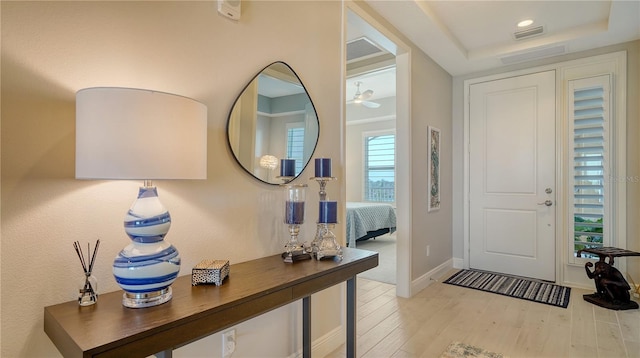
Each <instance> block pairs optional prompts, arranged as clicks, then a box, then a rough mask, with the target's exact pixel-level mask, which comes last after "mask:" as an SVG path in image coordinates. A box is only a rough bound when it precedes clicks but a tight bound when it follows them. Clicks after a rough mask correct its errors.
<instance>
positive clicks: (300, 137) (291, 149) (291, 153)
mask: <svg viewBox="0 0 640 358" xmlns="http://www.w3.org/2000/svg"><path fill="white" fill-rule="evenodd" d="M303 156H304V127H291V128H287V158H288V159H295V160H296V166H295V168H296V174H297V173H300V172H301V171H302V169H303V167H302V165H303V164H304V163H303V161H302V159H303Z"/></svg>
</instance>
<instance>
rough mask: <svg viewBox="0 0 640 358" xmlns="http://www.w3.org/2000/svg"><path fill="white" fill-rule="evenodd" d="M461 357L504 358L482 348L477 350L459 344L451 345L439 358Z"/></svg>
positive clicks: (468, 345) (473, 347) (467, 345)
mask: <svg viewBox="0 0 640 358" xmlns="http://www.w3.org/2000/svg"><path fill="white" fill-rule="evenodd" d="M463 357H473V358H506V357H505V356H504V355H502V354H500V353H493V352H489V351H487V350H484V349H482V348H478V347H475V346H472V345H470V344H465V343H461V342H453V343H451V344H450V345H449V346H448V347H447V349H446V350H445V351H444V353H442V354H441V355H440V358H463Z"/></svg>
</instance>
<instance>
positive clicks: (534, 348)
mask: <svg viewBox="0 0 640 358" xmlns="http://www.w3.org/2000/svg"><path fill="white" fill-rule="evenodd" d="M454 272H455V270H454V271H451V273H449V274H448V275H446V276H445V277H444V278H443V279H446V278H447V277H449V276H450V275H451V274H453V273H454ZM585 293H593V292H592V291H588V290H580V289H575V288H573V289H572V290H571V299H570V303H569V307H568V308H567V309H564V308H558V307H553V306H550V305H545V304H540V303H535V302H530V301H526V300H521V299H516V298H510V297H506V296H501V295H497V294H492V293H487V292H482V291H478V290H473V289H468V288H462V287H457V286H452V285H448V284H443V283H441V282H434V283H432V284H431V285H429V287H427V288H426V289H424V290H423V291H421V292H420V293H418V294H416V295H414V297H412V298H410V299H405V298H400V297H396V296H395V286H394V285H390V284H386V283H381V282H376V281H371V280H367V279H363V278H358V279H357V300H358V304H357V317H358V322H357V325H356V331H357V339H358V340H357V356H358V357H363V358H372V357H385V358H387V357H439V356H440V354H441V353H442V352H443V351H444V350H445V348H446V347H447V346H448V345H449V344H450V343H451V342H453V341H460V342H463V343H467V344H471V345H475V346H478V347H481V348H484V349H486V350H489V351H492V352H497V353H502V354H504V355H505V356H508V357H512V358H515V357H606V358H609V357H611V358H613V357H640V310H627V311H614V310H608V309H604V308H601V307H598V306H595V305H593V304H591V303H588V302H586V301H584V300H583V299H582V295H583V294H585ZM344 352H345V350H344V346H342V347H340V348H338V349H337V350H336V351H334V352H332V353H331V354H330V355H328V356H327V357H326V358H339V357H344V356H345V354H344Z"/></svg>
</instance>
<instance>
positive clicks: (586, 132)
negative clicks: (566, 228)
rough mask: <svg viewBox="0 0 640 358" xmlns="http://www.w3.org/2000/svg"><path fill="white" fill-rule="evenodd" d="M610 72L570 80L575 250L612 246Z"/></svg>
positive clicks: (575, 251)
mask: <svg viewBox="0 0 640 358" xmlns="http://www.w3.org/2000/svg"><path fill="white" fill-rule="evenodd" d="M609 81H610V76H609V75H604V76H598V77H592V78H585V79H579V80H573V81H569V97H570V98H569V119H570V125H569V126H570V129H571V136H572V138H571V141H570V142H571V148H572V154H573V155H572V166H573V178H572V184H573V218H574V223H573V235H572V239H573V252H574V256H575V255H576V253H577V251H578V250H581V249H584V248H592V247H602V246H608V244H609V241H610V237H609V232H610V231H609V227H610V226H611V218H610V213H611V207H612V204H611V195H610V184H609V181H610V180H611V177H610V175H611V174H610V173H611V170H610V169H611V168H610V165H611V164H610V163H611V135H612V131H611V128H610V123H611V120H610V118H611V113H610V108H609V104H610V85H609Z"/></svg>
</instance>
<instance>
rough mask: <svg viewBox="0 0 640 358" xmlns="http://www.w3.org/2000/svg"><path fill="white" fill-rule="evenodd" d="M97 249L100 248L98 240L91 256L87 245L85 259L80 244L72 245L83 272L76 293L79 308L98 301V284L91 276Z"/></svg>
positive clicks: (89, 245) (88, 244) (89, 246)
mask: <svg viewBox="0 0 640 358" xmlns="http://www.w3.org/2000/svg"><path fill="white" fill-rule="evenodd" d="M98 247H100V240H97V241H96V244H95V246H94V247H93V254H91V244H90V243H87V253H86V258H85V253H84V252H83V251H82V247H81V246H80V242H78V241H76V242H74V243H73V248H74V249H75V250H76V254H78V258H79V259H80V264H81V265H82V270H83V271H84V280H83V284H82V285H81V286H80V289H79V293H78V304H80V305H81V306H88V305H92V304H94V303H96V301H97V300H98V292H97V289H98V287H97V285H98V283H97V281H96V279H95V277H94V276H92V275H91V273H92V272H93V264H94V263H95V261H96V256H97V254H98Z"/></svg>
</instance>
